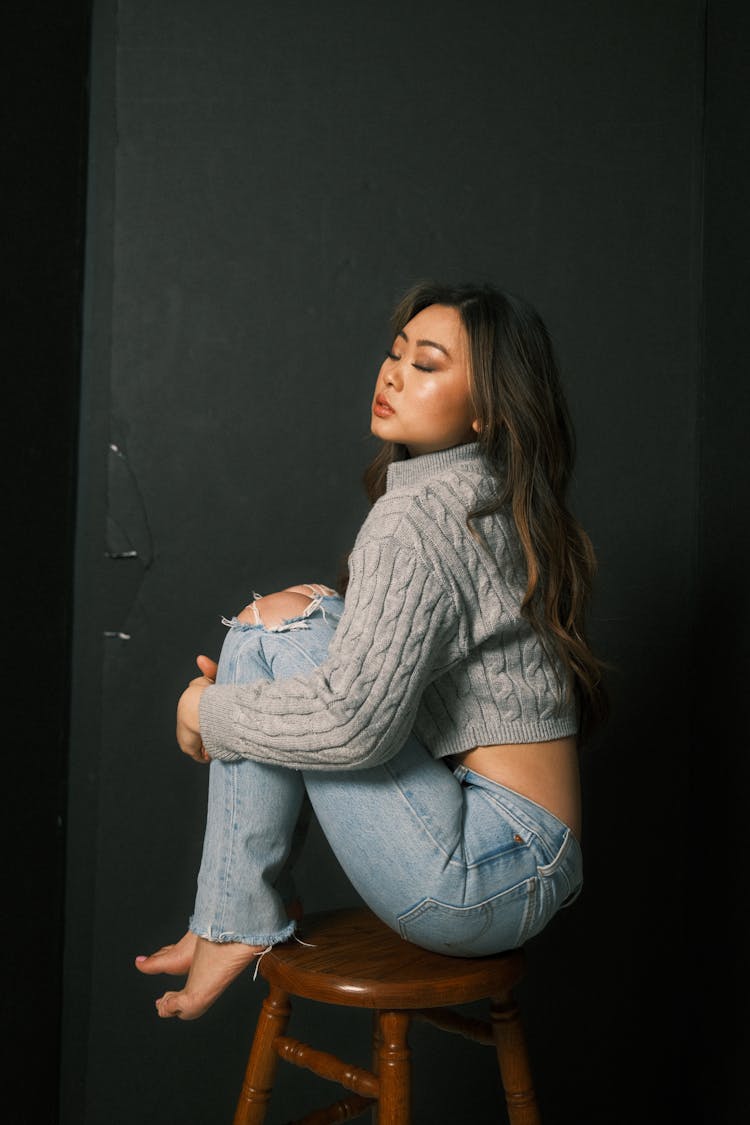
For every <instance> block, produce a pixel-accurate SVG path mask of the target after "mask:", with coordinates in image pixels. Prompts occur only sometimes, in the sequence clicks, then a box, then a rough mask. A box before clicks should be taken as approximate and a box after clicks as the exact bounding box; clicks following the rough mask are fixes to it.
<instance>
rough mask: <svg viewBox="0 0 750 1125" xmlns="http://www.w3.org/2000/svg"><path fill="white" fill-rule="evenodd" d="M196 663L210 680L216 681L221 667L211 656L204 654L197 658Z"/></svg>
mask: <svg viewBox="0 0 750 1125" xmlns="http://www.w3.org/2000/svg"><path fill="white" fill-rule="evenodd" d="M195 663H196V664H197V665H198V668H199V669H200V671H201V672H202V673H203V675H204V676H205V677H206V679H208V680H211V681H213V680H215V679H216V673H217V672H218V670H219V665H218V664H217V663H216V661H215V660H212V659H211V657H210V656H203V655H202V654H201V655H200V656H198V657H196V660H195Z"/></svg>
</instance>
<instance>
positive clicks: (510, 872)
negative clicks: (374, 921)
mask: <svg viewBox="0 0 750 1125" xmlns="http://www.w3.org/2000/svg"><path fill="white" fill-rule="evenodd" d="M305 784H306V786H307V791H308V793H309V795H310V800H311V802H312V805H313V808H314V810H315V813H316V815H317V817H318V820H319V822H320V825H321V828H322V829H323V831H324V833H325V834H326V837H327V838H328V841H329V843H330V844H331V847H332V849H333V852H334V854H335V855H336V857H337V858H338V860H339V862H340V863H341V865H342V867H343V868H344V870H345V871H346V873H347V875H348V877H349V879H350V881H351V882H352V884H353V885H354V887H355V888H356V889H357V891H358V892H359V893H360V894H361V896H362V898H363V899H364V900H365V902H366V903H367V904H368V906H370V908H371V909H372V910H373V911H374V912H375V913H376V914H377V915H378V916H379V917H380V918H381V919H382V921H384V922H385V923H386V924H387V925H389V926H390V927H391V928H392V929H394V930H395V931H396V932H397V933H400V934H401V936H402V937H404V938H406V939H407V940H409V941H412V942H414V943H415V944H416V945H421V946H424V947H425V948H427V949H432V950H435V951H436V952H440V953H448V954H451V955H453V956H459V957H461V956H471V957H477V956H484V955H486V954H491V953H498V952H501V951H502V950H505V949H512V948H515V947H517V946H519V945H521V944H523V942H524V941H525V940H527V938H529V937H531V936H532V935H533V934H534V933H538V932H539V930H540V929H542V928H543V927H544V926H545V925H546V924H547V922H548V921H549V919H550V918H551V917H552V916H553V915H554V913H555V912H556V911H557V910H558V909H559V908H560V907H561V906H563V905H565V904H566V902H567V901H572V899H573V898H574V897H575V893H576V892H577V890H578V888H579V887H580V883H581V857H580V848H579V846H578V843H577V841H576V839H575V837H574V836H573V834H572V833H571V831H570V829H568V828H567V826H566V825H564V824H563V823H562V822H561V821H559V820H557V818H556V817H555V816H553V814H552V813H549V812H548V811H547V810H545V809H543V808H541V807H540V806H538V805H536V804H535V803H534V802H533V801H530V800H528V799H527V798H525V797H522V796H521V795H520V794H517V793H513V792H512V791H511V790H508V789H505V788H504V787H503V786H500V785H497V784H496V783H494V782H492V781H490V780H489V779H487V778H482V777H480V776H478V775H476V774H472V772H471V771H468V770H465V769H464V768H463V767H459V768H458V769H457V770H456V771H455V773H454V771H453V770H452V769H451V768H449V767H448V766H447V765H446V764H445V763H444V762H441V761H435V760H434V759H433V758H432V757H431V755H430V754H429V752H428V751H427V750H426V749H425V748H424V747H423V746H422V745H421V744H420V743H419V742H418V740H417V739H416V738H414V737H411V738H409V739H408V740H407V742H406V744H405V745H404V747H403V748H402V749H401V751H400V752H399V753H398V754H397V755H396V756H395V757H394V758H392V759H390V760H389V761H388V762H386V763H385V764H384V765H382V766H377V767H375V768H373V769H370V770H362V771H349V772H344V771H336V772H335V773H323V772H315V773H313V772H307V773H306V774H305Z"/></svg>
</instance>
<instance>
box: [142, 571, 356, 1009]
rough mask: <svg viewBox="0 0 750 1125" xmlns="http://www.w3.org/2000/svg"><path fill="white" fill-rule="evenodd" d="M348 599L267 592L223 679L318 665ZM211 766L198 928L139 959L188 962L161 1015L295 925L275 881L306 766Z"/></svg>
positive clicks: (206, 1000)
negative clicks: (185, 975) (179, 985)
mask: <svg viewBox="0 0 750 1125" xmlns="http://www.w3.org/2000/svg"><path fill="white" fill-rule="evenodd" d="M324 599H325V602H326V606H325V608H324V609H323V607H322V604H321V603H322V602H323V601H324ZM340 603H341V599H339V598H338V597H337V596H335V595H333V594H332V593H329V592H328V591H327V589H326V588H322V591H321V592H319V591H318V590H317V589H315V588H312V589H311V593H310V594H309V595H307V596H302V595H300V594H299V593H298V592H297V591H293V592H289V593H287V592H282V594H279V595H271V596H269V597H268V598H264V599H259V601H258V603H257V605H258V606H259V607H260V608H262V609H263V610H264V616H263V619H262V621H259V622H258V623H254V622H248V620H247V616H246V611H245V610H243V614H242V615H241V617H235V618H233V619H232V620H231V622H227V624H228V625H229V627H230V628H229V632H228V634H227V637H226V638H225V642H224V645H223V646H222V652H221V658H220V661H219V667H218V672H217V683H245V682H248V681H250V680H255V679H258V678H265V679H279V678H284V677H286V676H292V675H296V674H298V673H300V672H304V671H308V670H309V669H310V667H314V666H316V665H317V664H318V663H320V662H321V660H323V659H324V658H325V655H326V653H327V649H328V644H329V642H330V638H331V636H332V635H333V632H334V630H335V626H336V623H337V622H338V617H339V616H340V613H341V604H340ZM310 607H312V610H311V608H310ZM250 608H251V607H246V609H247V610H248V611H249V610H250ZM318 609H321V612H320V613H317V612H315V611H316V610H318ZM269 611H270V612H269ZM300 611H301V612H300ZM256 612H257V611H256ZM313 613H314V616H313ZM267 614H268V617H267ZM241 618H242V619H241ZM292 633H293V643H291V634H292ZM209 771H210V777H209V798H208V812H207V819H206V832H205V837H204V848H203V857H202V861H201V868H200V872H199V876H198V890H197V896H196V904H195V910H194V913H193V915H192V917H191V920H190V930H189V932H188V933H187V934H186V935H185V936H184V937H183V938H182V939H181V940H180V941H179V942H178V943H177V944H176V945H175V946H170V947H165V948H164V949H163V950H160V951H159V952H158V953H156V954H154V955H152V956H151V957H149V958H143V957H142V958H138V959H137V961H136V964H137V967H138V968H139V969H140V970H141V971H142V972H144V973H157V972H172V973H183V972H185V971H186V970H187V969H189V977H188V981H187V984H186V986H185V988H184V989H183V990H182V991H180V992H168V993H165V995H164V996H163V997H161V999H160V1000H158V1001H157V1009H158V1011H159V1014H160V1016H163V1017H166V1016H179V1017H180V1018H182V1019H194V1018H196V1017H197V1016H199V1015H201V1014H202V1013H203V1012H204V1011H205V1010H206V1008H207V1007H209V1006H210V1004H212V1003H213V1002H214V1000H216V999H217V997H218V996H219V995H220V994H221V992H223V991H224V989H225V988H226V987H227V986H228V985H229V984H230V983H231V981H232V980H233V979H235V977H236V976H238V975H239V974H240V973H241V972H242V970H243V969H244V968H245V967H246V966H247V965H249V964H250V963H251V962H252V961H253V960H254V959H255V957H256V956H257V954H258V953H260V952H262V951H263V950H264V949H266V948H268V946H270V945H273V944H275V943H276V942H278V941H283V940H285V939H286V938H287V937H289V936H290V935H291V933H292V932H293V930H294V927H295V923H294V921H290V920H289V917H288V915H287V911H286V908H285V904H284V901H283V899H282V896H281V894H280V893H279V888H278V886H277V883H278V879H279V874H280V872H281V871H282V869H283V866H284V863H285V861H286V860H287V858H288V856H289V853H290V850H291V849H292V847H293V846H294V844H295V828H296V826H297V824H298V818H299V813H300V808H301V805H302V802H303V798H304V797H305V791H304V784H303V781H302V778H301V775H300V774H299V772H298V771H295V770H281V769H278V768H274V767H271V766H266V765H264V764H263V763H258V762H252V761H249V760H243V761H240V762H212V763H211V765H210V767H209Z"/></svg>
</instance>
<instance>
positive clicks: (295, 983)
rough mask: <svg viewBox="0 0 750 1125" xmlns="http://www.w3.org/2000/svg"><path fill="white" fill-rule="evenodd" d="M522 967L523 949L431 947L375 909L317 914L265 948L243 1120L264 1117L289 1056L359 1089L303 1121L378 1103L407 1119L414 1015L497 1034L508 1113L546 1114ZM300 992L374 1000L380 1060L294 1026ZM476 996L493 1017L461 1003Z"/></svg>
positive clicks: (518, 1123)
mask: <svg viewBox="0 0 750 1125" xmlns="http://www.w3.org/2000/svg"><path fill="white" fill-rule="evenodd" d="M523 969H524V955H523V951H522V950H520V949H516V950H511V951H510V952H508V953H500V954H496V955H494V956H490V957H476V958H469V957H449V956H445V955H442V954H439V953H431V952H429V951H428V950H425V949H422V948H420V947H419V946H416V945H413V944H412V943H410V942H407V941H405V940H404V939H403V938H401V937H400V936H399V935H398V934H396V933H394V932H393V930H391V929H389V928H388V927H387V926H386V925H384V924H383V923H382V922H381V921H380V920H379V919H378V918H377V917H376V916H375V915H374V914H373V913H372V912H371V911H370V910H367V909H353V910H339V911H334V912H330V913H326V914H318V915H312V916H310V917H309V918H306V919H305V921H304V925H303V927H302V929H301V933H300V940H299V941H298V940H294V939H293V940H291V941H289V942H286V943H283V944H280V945H275V946H273V948H272V949H270V950H269V951H268V952H267V953H264V954H262V956H261V957H260V960H259V963H258V970H259V973H260V975H261V976H262V977H263V978H264V979H265V980H266V981H267V982H268V984H269V986H270V991H269V995H268V997H267V998H266V1000H265V1001H264V1003H263V1010H262V1012H261V1014H260V1016H259V1019H258V1024H257V1027H256V1032H255V1037H254V1040H253V1046H252V1049H251V1052H250V1059H249V1061H248V1065H247V1071H246V1075H245V1082H244V1085H243V1088H242V1092H241V1094H240V1098H239V1101H238V1105H237V1111H236V1113H235V1118H234V1125H260V1123H261V1122H263V1120H264V1118H265V1113H266V1109H267V1105H268V1102H269V1100H270V1097H271V1093H272V1087H273V1082H274V1077H275V1072H276V1064H277V1062H278V1060H279V1059H283V1060H284V1061H286V1062H288V1063H292V1064H293V1065H296V1066H300V1067H306V1068H307V1069H309V1070H312V1071H313V1072H314V1073H316V1074H318V1075H320V1076H321V1077H323V1078H327V1079H329V1080H331V1081H335V1082H337V1083H339V1084H340V1085H343V1086H344V1087H345V1088H346V1089H347V1090H350V1091H353V1093H352V1094H351V1095H349V1096H347V1097H346V1098H344V1099H343V1100H341V1101H338V1102H336V1103H335V1104H334V1105H332V1106H329V1107H328V1108H327V1109H324V1110H318V1111H316V1112H315V1113H312V1114H310V1115H308V1116H307V1117H305V1118H302V1119H300V1121H299V1122H298V1123H296V1125H308V1123H309V1125H313V1123H314V1125H323V1123H325V1122H342V1121H349V1120H352V1119H353V1118H354V1117H358V1116H359V1115H360V1114H362V1113H364V1112H366V1111H367V1110H368V1109H372V1111H373V1114H374V1115H375V1118H374V1119H376V1120H377V1121H378V1123H379V1125H408V1123H409V1122H410V1120H411V1118H410V1105H409V1102H410V1094H409V1091H410V1051H409V1047H408V1044H407V1033H408V1029H409V1024H410V1022H411V1021H412V1020H413V1019H415V1018H417V1019H421V1020H426V1021H428V1022H430V1023H432V1024H434V1025H436V1026H437V1027H439V1028H441V1029H442V1030H444V1031H450V1032H456V1033H458V1034H461V1035H463V1036H465V1037H466V1038H469V1039H473V1040H475V1041H476V1042H478V1043H483V1044H487V1045H492V1046H494V1047H495V1049H496V1051H497V1058H498V1063H499V1066H500V1073H501V1077H502V1081H503V1087H504V1090H505V1100H506V1106H507V1111H508V1120H509V1121H510V1122H511V1125H539V1115H538V1110H537V1105H536V1099H535V1096H534V1091H533V1087H532V1084H531V1075H530V1069H529V1065H528V1058H527V1054H526V1045H525V1041H524V1036H523V1031H522V1028H521V1023H520V1017H519V1013H518V1008H517V1006H516V1004H515V1002H514V1000H513V998H512V994H511V990H512V989H513V987H514V986H515V985H516V984H517V983H518V982H519V981H520V980H521V977H522V976H523ZM292 996H300V997H304V998H305V999H308V1000H316V1001H318V1002H320V1003H324V1004H330V1005H336V1006H341V1007H354V1008H367V1009H370V1010H371V1011H373V1013H374V1035H373V1065H372V1069H371V1070H366V1069H363V1068H361V1067H359V1066H354V1065H352V1064H351V1063H348V1062H343V1061H342V1060H340V1059H338V1058H336V1057H335V1056H333V1055H330V1054H328V1053H326V1052H325V1051H321V1050H317V1049H315V1048H313V1047H311V1046H308V1045H307V1044H305V1043H301V1042H299V1041H298V1040H296V1039H292V1038H289V1037H287V1036H286V1034H285V1032H286V1026H287V1023H288V1021H289V1016H290V1013H291V1003H290V997H292ZM477 1000H489V1001H490V1002H491V1005H490V1009H491V1020H490V1021H484V1020H478V1019H470V1018H467V1017H466V1016H463V1015H459V1014H458V1013H456V1012H453V1011H452V1010H451V1009H452V1008H453V1007H454V1006H456V1005H460V1004H466V1003H470V1002H472V1001H477ZM503 1118H504V1115H503V1117H502V1118H499V1120H503ZM291 1125H295V1123H291Z"/></svg>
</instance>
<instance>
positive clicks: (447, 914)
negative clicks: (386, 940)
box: [398, 879, 536, 957]
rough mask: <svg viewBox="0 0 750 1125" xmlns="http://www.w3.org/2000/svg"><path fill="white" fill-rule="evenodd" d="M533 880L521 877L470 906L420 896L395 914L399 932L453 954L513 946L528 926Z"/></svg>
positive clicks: (468, 954) (470, 954)
mask: <svg viewBox="0 0 750 1125" xmlns="http://www.w3.org/2000/svg"><path fill="white" fill-rule="evenodd" d="M535 883H536V880H535V879H525V880H524V881H523V882H521V883H518V884H516V885H515V886H514V887H510V888H509V889H508V890H507V891H503V892H502V893H501V894H498V895H494V896H493V897H492V898H488V899H485V900H484V901H483V902H478V903H475V904H474V905H472V906H452V905H450V904H449V903H446V902H439V901H438V900H437V899H434V898H426V899H423V900H422V901H421V902H419V903H417V905H416V906H414V907H412V908H411V910H408V911H407V912H406V913H405V914H401V915H400V916H399V918H398V928H399V933H400V934H401V937H403V938H405V939H406V940H407V941H411V942H413V943H414V944H415V945H419V946H422V948H423V949H430V950H432V951H433V952H434V953H446V954H448V955H450V956H453V957H485V956H488V955H489V954H492V953H501V952H503V951H504V950H506V949H515V948H516V947H517V946H518V945H520V944H521V937H522V935H523V934H524V932H525V930H526V929H527V926H528V915H529V911H530V910H531V907H532V902H533V898H534V884H535Z"/></svg>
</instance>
